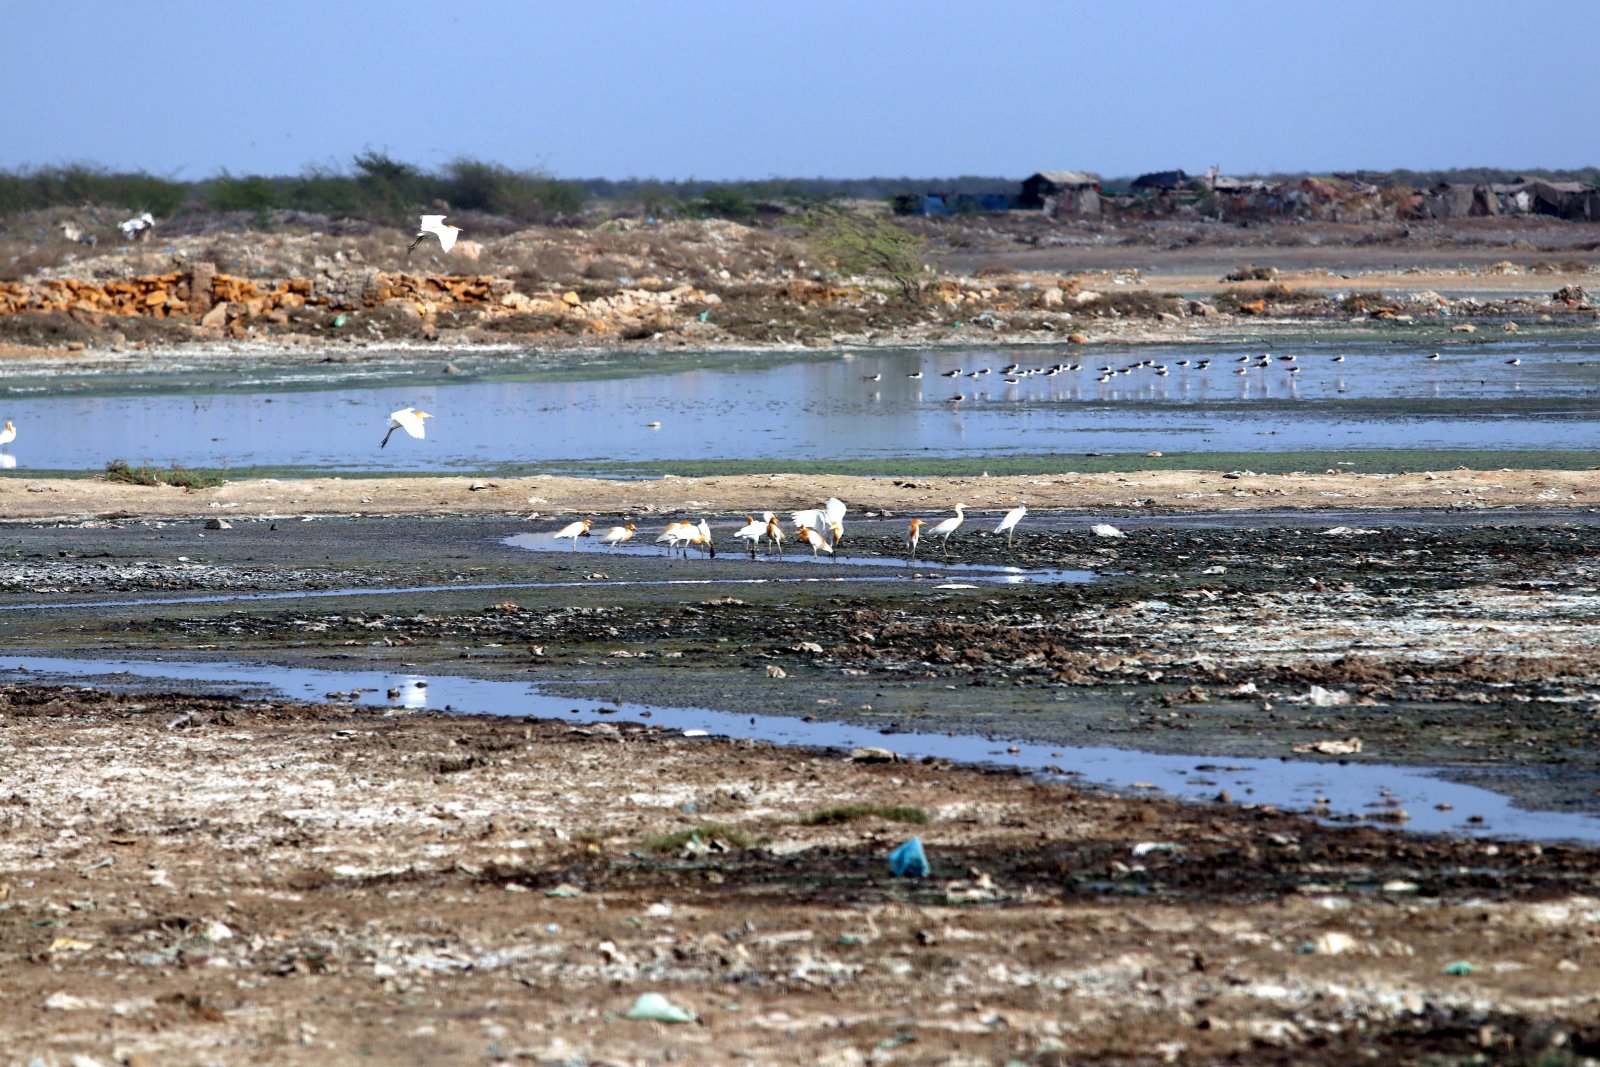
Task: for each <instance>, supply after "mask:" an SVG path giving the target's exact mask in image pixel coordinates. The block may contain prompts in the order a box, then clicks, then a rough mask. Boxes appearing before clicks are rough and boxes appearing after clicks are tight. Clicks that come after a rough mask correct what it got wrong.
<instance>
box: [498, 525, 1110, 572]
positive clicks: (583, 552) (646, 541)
mask: <svg viewBox="0 0 1600 1067" xmlns="http://www.w3.org/2000/svg"><path fill="white" fill-rule="evenodd" d="M720 532H721V533H722V534H723V539H724V543H723V547H722V548H720V549H718V550H717V556H718V558H721V559H725V560H727V561H729V562H730V563H732V564H733V565H734V566H738V565H739V564H740V562H741V561H742V562H744V563H747V564H750V565H751V566H752V567H755V568H759V573H761V574H763V575H767V576H769V577H768V578H765V579H763V578H736V579H720V580H721V581H729V580H731V581H736V582H751V581H761V580H775V581H784V580H789V581H793V580H795V579H794V578H793V577H792V576H793V575H795V574H796V573H797V572H796V571H794V570H793V569H790V570H788V571H785V572H784V573H785V574H787V575H789V576H790V577H788V578H784V577H780V576H779V573H778V571H776V570H775V569H774V568H781V567H784V566H785V565H786V564H787V565H791V567H792V565H793V564H796V563H802V564H805V565H806V567H805V569H804V570H802V571H799V572H798V573H799V574H801V575H803V576H804V577H806V578H819V577H821V578H846V577H848V580H850V581H871V580H874V579H882V580H884V581H889V580H896V579H899V580H918V581H919V580H926V579H932V580H934V581H945V580H946V579H948V578H949V577H950V576H952V575H954V576H957V577H959V578H961V579H962V580H963V581H968V582H983V583H985V584H1000V585H1059V584H1061V583H1062V582H1092V581H1094V572H1093V571H1082V570H1059V569H1055V568H1042V569H1035V570H1030V569H1028V568H1025V567H1011V566H990V565H987V564H982V563H948V562H945V561H944V560H942V559H940V558H939V556H938V550H937V546H935V548H934V551H933V552H932V553H930V554H929V555H928V556H924V557H923V558H922V559H918V560H911V559H899V558H896V557H894V556H852V555H849V554H848V552H847V551H845V550H843V549H841V550H840V552H839V553H838V554H836V555H832V556H827V555H821V556H815V557H813V556H812V554H811V552H810V550H809V549H796V548H789V549H786V550H785V552H784V554H783V555H781V556H770V555H768V554H766V553H765V552H761V553H757V555H756V557H755V558H754V559H751V558H750V551H749V549H748V548H745V547H743V542H739V541H735V540H733V539H732V537H731V536H728V533H727V531H726V530H722V531H720ZM596 533H597V534H598V531H596ZM635 536H636V540H633V541H628V542H624V543H623V544H619V545H600V544H598V543H597V542H596V541H595V540H594V538H593V536H591V538H590V540H589V541H588V542H585V541H584V540H582V539H579V540H577V541H567V540H560V541H558V540H556V539H555V537H554V536H553V534H551V533H548V532H540V533H520V534H512V535H511V536H510V537H507V538H506V539H505V540H503V541H501V542H500V543H501V544H503V545H509V546H510V547H512V548H520V549H523V550H525V551H528V552H559V553H562V554H564V555H573V558H575V559H576V558H581V559H584V560H585V561H590V560H594V559H595V558H596V557H597V556H598V557H599V558H602V559H606V558H611V557H613V556H629V557H633V558H647V559H648V558H657V559H670V558H676V556H675V555H669V552H668V550H667V546H666V545H658V544H655V543H654V541H653V538H654V537H655V532H654V531H653V530H651V531H640V532H639V533H638V534H636V535H635ZM574 554H576V555H574ZM695 558H700V554H699V553H698V552H696V553H695ZM812 567H816V568H817V571H816V573H812V571H811V568H812ZM840 567H845V568H858V569H867V570H870V571H872V572H873V573H871V574H861V575H848V576H846V575H841V574H839V573H838V572H837V570H836V568H840ZM625 584H627V583H625ZM632 584H643V583H632ZM706 584H711V583H710V582H708V583H706Z"/></svg>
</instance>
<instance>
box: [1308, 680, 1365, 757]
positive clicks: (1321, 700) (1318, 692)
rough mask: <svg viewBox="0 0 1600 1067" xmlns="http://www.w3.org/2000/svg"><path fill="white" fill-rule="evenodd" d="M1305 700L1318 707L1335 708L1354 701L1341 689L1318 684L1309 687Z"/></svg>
mask: <svg viewBox="0 0 1600 1067" xmlns="http://www.w3.org/2000/svg"><path fill="white" fill-rule="evenodd" d="M1306 701H1307V702H1308V703H1310V704H1312V705H1314V706H1315V707H1319V708H1337V707H1343V706H1344V705H1345V704H1352V703H1354V701H1353V700H1351V699H1350V694H1349V693H1347V692H1345V691H1344V690H1343V689H1324V688H1322V686H1320V685H1314V686H1312V687H1311V692H1309V693H1307V694H1306ZM1357 751H1359V746H1358V748H1357Z"/></svg>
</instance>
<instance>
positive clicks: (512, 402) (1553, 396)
mask: <svg viewBox="0 0 1600 1067" xmlns="http://www.w3.org/2000/svg"><path fill="white" fill-rule="evenodd" d="M1434 344H1435V345H1436V346H1437V347H1439V348H1440V349H1441V350H1442V355H1441V358H1440V359H1439V360H1438V361H1436V362H1435V361H1430V360H1429V359H1428V358H1427V357H1428V355H1429V352H1430V350H1429V349H1428V348H1427V347H1423V346H1418V345H1412V344H1405V345H1398V344H1390V343H1383V342H1373V341H1364V342H1362V343H1360V344H1359V345H1349V344H1344V345H1339V344H1334V343H1301V344H1297V345H1293V346H1290V347H1287V348H1283V349H1275V350H1274V351H1273V356H1274V357H1277V356H1287V355H1293V356H1295V357H1296V358H1295V361H1294V363H1293V364H1289V363H1287V362H1285V361H1280V360H1278V359H1276V358H1274V359H1273V360H1272V361H1271V365H1270V366H1268V367H1265V368H1258V367H1256V366H1254V364H1253V363H1245V364H1239V363H1236V362H1235V361H1236V360H1237V359H1239V358H1240V357H1248V358H1251V359H1253V360H1254V362H1259V357H1260V355H1261V354H1262V351H1263V350H1262V348H1260V347H1259V346H1252V347H1248V348H1246V347H1241V346H1226V345H1207V346H1198V347H1192V348H1186V347H1180V346H1166V345H1157V346H1141V347H1137V348H1134V347H1117V346H1104V347H1101V346H1096V347H1095V348H1094V349H1093V350H1092V353H1086V352H1085V351H1083V350H1074V349H1070V348H1067V347H1061V348H1055V347H1049V348H1044V347H1041V348H1033V347H1029V348H1017V349H1007V350H1004V351H1003V353H1002V352H997V351H994V350H988V351H985V350H965V351H963V350H960V349H948V350H946V349H941V350H938V351H936V352H915V351H904V350H898V351H873V352H863V353H846V354H843V355H839V356H833V357H827V358H821V359H818V358H806V359H799V358H795V357H787V356H783V355H772V356H770V357H767V358H765V359H764V360H763V359H752V360H747V361H734V362H730V361H728V360H726V359H723V358H719V357H717V356H715V355H713V354H701V355H698V356H690V357H685V358H682V359H680V360H678V361H677V362H675V363H673V364H672V369H671V370H669V371H664V372H660V371H653V372H642V373H632V374H629V373H626V372H624V371H623V370H622V369H621V368H619V367H611V368H609V369H608V370H607V373H608V374H609V375H611V376H608V377H587V378H580V379H578V380H573V379H572V377H571V376H570V374H569V375H567V376H565V377H563V376H562V375H560V374H558V373H556V372H555V371H552V370H548V369H545V370H540V369H538V368H537V365H535V364H533V363H519V362H518V358H517V357H514V356H507V357H504V358H501V359H500V360H499V361H498V362H496V363H495V364H493V365H492V366H490V367H489V368H488V369H487V370H486V371H485V372H484V373H482V374H479V375H476V376H474V375H463V376H461V378H462V380H460V381H449V382H446V381H441V380H428V381H425V382H418V381H417V380H416V378H415V377H412V378H410V380H409V381H403V382H401V383H399V384H397V383H396V382H395V381H394V380H393V379H392V377H391V378H389V379H388V380H376V381H368V380H364V379H360V378H352V375H353V374H354V373H356V372H354V371H352V370H351V369H350V368H348V367H339V366H335V367H333V368H332V369H328V370H325V371H321V372H312V371H310V370H306V369H302V370H300V371H297V372H295V375H294V376H293V388H288V387H286V382H285V380H284V379H281V378H279V377H275V376H271V375H269V376H265V377H257V378H256V379H255V380H253V381H252V380H250V379H247V378H245V377H242V376H240V375H237V374H235V375H232V376H223V375H217V376H210V377H201V378H194V377H192V376H191V377H187V378H186V377H184V376H182V375H174V376H173V377H171V378H170V379H163V378H161V377H160V376H151V377H150V378H149V379H148V380H144V381H142V382H141V385H140V392H138V393H137V395H128V394H126V393H123V394H117V393H105V392H92V391H91V392H85V391H83V390H76V389H73V388H70V386H71V385H72V384H73V383H72V382H71V381H68V380H65V379H64V378H63V377H62V376H57V377H55V378H48V377H45V378H38V377H36V378H31V379H27V380H24V381H18V382H12V383H8V384H7V385H4V386H0V402H3V404H4V407H5V411H4V412H3V417H5V418H10V419H13V420H14V421H15V422H16V424H17V426H18V427H19V429H21V431H22V432H21V434H20V435H19V437H18V439H17V441H16V442H15V443H14V444H13V445H11V446H10V447H9V451H8V453H7V455H9V456H10V457H11V458H12V459H14V460H15V463H16V469H19V470H29V469H32V470H41V469H43V470H98V469H100V468H101V467H103V466H104V465H105V463H106V461H107V459H109V458H112V457H120V458H123V459H126V460H128V461H129V462H130V463H133V464H135V465H139V464H150V465H154V466H163V467H164V466H168V465H170V464H173V463H177V464H182V465H184V466H188V467H204V468H223V469H226V468H229V467H263V468H312V469H341V470H342V469H350V468H361V469H372V470H456V471H485V470H493V469H497V468H500V467H505V466H510V465H519V466H520V465H528V464H534V465H538V466H539V468H540V469H543V470H547V471H551V472H557V471H560V470H561V469H563V468H562V464H564V463H565V464H572V465H574V466H578V465H582V464H594V463H601V464H615V463H617V462H619V461H623V462H629V461H636V462H641V463H643V462H661V461H710V460H738V459H762V460H771V459H788V460H798V461H806V460H826V459H835V458H838V457H840V456H849V457H852V458H855V459H861V460H884V459H896V458H904V457H960V458H976V457H986V456H1011V455H1015V454H1016V451H1017V442H1018V441H1020V440H1026V441H1028V442H1029V451H1031V452H1035V453H1038V452H1045V453H1050V452H1055V453H1062V454H1066V453H1072V452H1090V451H1103V452H1117V453H1122V452H1146V451H1152V450H1165V451H1167V452H1175V451H1212V452H1252V451H1260V450H1262V449H1263V448H1266V447H1271V448H1272V449H1273V450H1281V451H1305V450H1312V451H1324V450H1328V449H1342V448H1361V449H1394V448H1406V449H1415V448H1428V449H1463V448H1464V449H1509V450H1527V449H1546V448H1548V449H1564V448H1568V447H1570V446H1571V444H1572V442H1573V441H1574V440H1580V439H1583V440H1593V439H1594V438H1595V435H1596V431H1600V411H1597V410H1596V409H1595V408H1594V406H1593V405H1592V404H1591V403H1590V399H1591V397H1592V396H1593V394H1594V391H1595V390H1596V388H1597V387H1600V348H1597V347H1596V346H1595V345H1594V344H1593V342H1589V341H1560V340H1542V341H1532V342H1503V341H1502V342H1473V343H1471V344H1466V345H1460V344H1445V343H1443V342H1435V343H1434ZM1336 356H1343V357H1344V361H1343V362H1340V363H1335V362H1333V360H1334V358H1335V357H1336ZM526 358H527V359H529V360H531V359H532V358H533V357H531V356H530V357H526ZM1513 358H1515V359H1520V360H1521V364H1520V365H1519V366H1515V367H1512V366H1509V365H1508V364H1507V360H1509V359H1513ZM1013 360H1017V361H1022V362H1024V363H1025V364H1026V366H1025V367H1024V368H1023V369H1024V370H1037V371H1039V372H1040V373H1036V374H1029V375H1026V376H1024V377H1019V378H1018V379H1017V382H1016V384H1014V385H1012V384H1007V383H1006V382H1005V378H1006V377H1007V375H1006V374H1005V373H1004V371H1003V368H1004V367H1005V366H1006V365H1007V364H1008V363H1009V362H1011V361H1013ZM1147 360H1148V361H1150V364H1151V365H1150V366H1144V365H1142V364H1144V362H1145V361H1147ZM1202 360H1210V366H1209V367H1208V368H1207V369H1206V370H1200V369H1199V363H1200V362H1201V361H1202ZM1073 363H1078V364H1081V369H1079V370H1062V371H1058V372H1056V373H1055V374H1054V375H1052V374H1050V373H1049V370H1050V369H1051V368H1054V367H1055V366H1057V365H1058V364H1069V365H1070V364H1073ZM1136 364H1138V365H1139V366H1137V367H1136V366H1135V365H1136ZM1185 364H1187V365H1185ZM1291 365H1292V366H1295V367H1298V368H1300V371H1299V373H1296V374H1291V373H1289V370H1288V368H1289V367H1290V366H1291ZM1101 367H1111V368H1113V370H1114V371H1115V373H1114V374H1112V375H1110V376H1107V375H1104V374H1102V373H1101V372H1100V368H1101ZM1162 367H1164V368H1165V369H1166V373H1165V374H1164V375H1163V374H1161V373H1160V368H1162ZM985 368H987V369H988V370H989V373H988V374H982V373H981V372H982V371H983V370H984V369H985ZM1241 368H1242V369H1244V371H1245V373H1244V374H1243V375H1238V374H1235V373H1234V372H1235V371H1236V370H1238V369H1241ZM951 370H960V371H962V372H963V374H964V375H965V374H966V373H973V374H976V377H966V376H963V377H960V378H944V377H941V376H940V375H941V374H942V373H944V372H947V371H951ZM1122 371H1127V373H1125V374H1124V373H1122ZM318 373H320V374H321V377H319V376H318ZM911 373H921V375H922V377H921V378H919V379H912V378H909V377H907V375H908V374H911ZM1018 373H1020V372H1018ZM873 375H877V376H878V378H879V380H878V381H875V382H874V381H869V380H868V379H869V378H870V377H871V376H873ZM1012 377H1016V375H1012ZM1102 377H1108V380H1107V381H1105V382H1101V381H1099V380H1098V379H1100V378H1102ZM319 383H320V384H319ZM957 394H960V395H961V396H962V397H963V398H964V399H963V400H961V401H960V402H959V403H957V402H954V401H953V400H952V397H953V396H955V395H957ZM408 405H415V406H418V407H422V408H424V409H425V410H427V411H428V412H430V413H431V414H433V415H434V416H435V417H434V419H433V420H432V421H431V422H430V423H429V425H428V436H427V438H426V440H423V441H413V440H410V439H409V438H402V439H400V440H399V441H391V442H390V445H389V447H388V448H385V449H381V450H380V449H379V448H378V442H379V440H380V439H381V438H382V436H383V429H384V426H385V424H386V422H387V419H386V415H387V413H388V412H389V411H392V410H394V409H396V408H400V407H405V406H408ZM712 428H714V431H713V430H712Z"/></svg>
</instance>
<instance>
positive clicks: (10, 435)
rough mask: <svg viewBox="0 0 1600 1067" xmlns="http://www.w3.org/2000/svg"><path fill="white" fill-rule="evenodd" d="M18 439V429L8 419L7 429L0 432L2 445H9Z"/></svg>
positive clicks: (0, 443)
mask: <svg viewBox="0 0 1600 1067" xmlns="http://www.w3.org/2000/svg"><path fill="white" fill-rule="evenodd" d="M16 439H17V428H16V427H15V426H13V425H12V424H11V420H10V419H7V420H6V428H5V429H3V430H0V445H9V444H10V443H11V442H12V441H15V440H16Z"/></svg>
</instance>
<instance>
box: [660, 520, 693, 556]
mask: <svg viewBox="0 0 1600 1067" xmlns="http://www.w3.org/2000/svg"><path fill="white" fill-rule="evenodd" d="M697 533H699V531H698V530H696V529H695V525H694V523H692V522H669V523H667V527H666V529H664V530H662V531H661V536H660V537H658V538H656V544H658V545H659V544H661V543H662V542H666V545H667V554H668V555H671V554H672V550H673V549H675V548H677V547H679V546H680V545H684V544H687V543H688V541H689V539H690V538H691V537H693V536H695V535H696V534H697Z"/></svg>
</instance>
